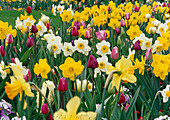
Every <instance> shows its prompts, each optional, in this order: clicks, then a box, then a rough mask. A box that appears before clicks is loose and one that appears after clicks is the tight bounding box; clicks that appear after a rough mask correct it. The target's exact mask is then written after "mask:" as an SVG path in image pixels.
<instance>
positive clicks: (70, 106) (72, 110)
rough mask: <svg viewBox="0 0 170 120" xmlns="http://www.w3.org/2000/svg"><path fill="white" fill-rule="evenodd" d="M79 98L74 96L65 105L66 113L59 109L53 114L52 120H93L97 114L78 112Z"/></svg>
mask: <svg viewBox="0 0 170 120" xmlns="http://www.w3.org/2000/svg"><path fill="white" fill-rule="evenodd" d="M80 102H81V101H80V98H79V97H77V96H75V97H73V98H71V99H70V101H69V102H68V103H67V105H66V108H67V111H65V110H63V109H59V111H56V112H55V113H54V120H95V119H96V116H97V114H96V113H95V112H79V113H78V114H77V110H78V107H79V105H80Z"/></svg>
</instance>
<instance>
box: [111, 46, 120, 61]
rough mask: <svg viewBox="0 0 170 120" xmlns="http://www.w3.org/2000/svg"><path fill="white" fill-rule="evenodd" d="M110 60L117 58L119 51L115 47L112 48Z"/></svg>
mask: <svg viewBox="0 0 170 120" xmlns="http://www.w3.org/2000/svg"><path fill="white" fill-rule="evenodd" d="M111 58H112V59H114V60H116V59H118V58H119V50H118V48H117V47H113V49H112V53H111Z"/></svg>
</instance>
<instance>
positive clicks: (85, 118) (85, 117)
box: [77, 112, 97, 120]
mask: <svg viewBox="0 0 170 120" xmlns="http://www.w3.org/2000/svg"><path fill="white" fill-rule="evenodd" d="M96 115H97V114H96V113H95V112H80V113H78V114H77V118H78V119H79V120H95V119H96Z"/></svg>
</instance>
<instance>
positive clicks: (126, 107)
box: [125, 104, 129, 112]
mask: <svg viewBox="0 0 170 120" xmlns="http://www.w3.org/2000/svg"><path fill="white" fill-rule="evenodd" d="M128 107H129V104H127V105H126V106H125V112H126V110H127V109H128Z"/></svg>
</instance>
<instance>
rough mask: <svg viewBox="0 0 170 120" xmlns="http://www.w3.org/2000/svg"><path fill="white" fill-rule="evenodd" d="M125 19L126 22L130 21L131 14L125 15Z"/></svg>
mask: <svg viewBox="0 0 170 120" xmlns="http://www.w3.org/2000/svg"><path fill="white" fill-rule="evenodd" d="M125 19H126V20H129V19H130V13H129V12H127V13H126V14H125Z"/></svg>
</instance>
